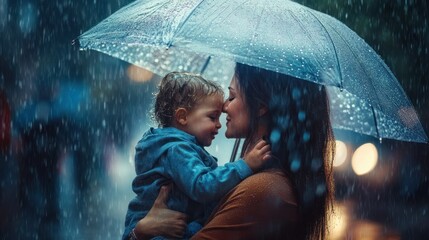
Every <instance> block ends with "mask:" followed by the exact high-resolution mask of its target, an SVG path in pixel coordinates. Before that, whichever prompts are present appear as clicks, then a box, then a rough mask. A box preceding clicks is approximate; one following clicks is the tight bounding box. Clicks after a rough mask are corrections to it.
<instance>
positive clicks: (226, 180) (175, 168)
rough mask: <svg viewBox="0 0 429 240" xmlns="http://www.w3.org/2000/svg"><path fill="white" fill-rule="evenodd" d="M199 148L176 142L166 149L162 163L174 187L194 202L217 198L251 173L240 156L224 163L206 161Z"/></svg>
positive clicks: (209, 200) (210, 200) (215, 199)
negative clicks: (222, 164) (219, 164)
mask: <svg viewBox="0 0 429 240" xmlns="http://www.w3.org/2000/svg"><path fill="white" fill-rule="evenodd" d="M201 151H202V150H201ZM201 151H200V152H199V151H197V150H196V149H195V148H194V147H193V146H192V145H189V144H177V145H176V146H173V147H171V148H170V149H169V150H168V153H167V154H168V157H167V158H165V161H166V163H165V165H164V166H165V167H166V169H165V170H166V173H167V174H168V175H169V176H170V177H171V178H172V180H173V181H174V183H175V184H176V185H177V186H178V188H179V189H180V190H181V191H183V192H184V193H185V194H186V195H187V196H189V197H190V198H191V199H192V200H194V201H196V202H199V203H206V202H212V201H217V200H219V199H220V198H221V197H222V196H224V195H225V194H226V193H227V192H228V191H229V190H231V189H232V188H233V187H235V186H236V185H237V184H238V183H239V182H241V181H242V180H243V179H245V178H247V177H248V176H250V175H251V174H252V170H251V169H250V167H249V166H248V165H247V164H246V162H245V161H244V160H238V161H235V162H232V163H227V164H225V165H224V166H217V164H216V163H213V162H212V163H211V164H207V159H202V158H204V154H201ZM205 162H206V163H205Z"/></svg>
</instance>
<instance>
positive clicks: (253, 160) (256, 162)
mask: <svg viewBox="0 0 429 240" xmlns="http://www.w3.org/2000/svg"><path fill="white" fill-rule="evenodd" d="M270 158H271V146H270V145H269V144H268V142H267V141H265V140H260V141H259V142H258V143H256V145H255V146H254V147H253V148H252V149H250V150H248V151H246V153H245V154H244V161H246V163H247V165H249V167H250V169H252V171H253V172H255V171H257V170H259V169H260V168H261V167H262V165H263V164H264V163H265V162H266V161H268V160H269V159H270Z"/></svg>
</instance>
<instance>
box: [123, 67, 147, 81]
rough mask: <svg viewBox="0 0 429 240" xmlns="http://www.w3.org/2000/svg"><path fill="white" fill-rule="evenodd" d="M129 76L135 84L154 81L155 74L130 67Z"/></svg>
mask: <svg viewBox="0 0 429 240" xmlns="http://www.w3.org/2000/svg"><path fill="white" fill-rule="evenodd" d="M127 76H128V78H129V79H131V80H132V81H134V82H147V81H149V80H151V79H152V77H153V73H152V72H151V71H149V70H147V69H144V68H141V67H138V66H136V65H130V66H129V67H128V69H127Z"/></svg>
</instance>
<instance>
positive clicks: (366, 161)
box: [352, 143, 378, 175]
mask: <svg viewBox="0 0 429 240" xmlns="http://www.w3.org/2000/svg"><path fill="white" fill-rule="evenodd" d="M377 161H378V152H377V148H376V147H375V146H374V144H372V143H365V144H363V145H361V146H360V147H358V148H357V149H356V151H355V152H354V153H353V157H352V168H353V171H354V172H355V173H356V174H357V175H364V174H366V173H368V172H370V171H371V170H373V169H374V167H375V166H376V165H377Z"/></svg>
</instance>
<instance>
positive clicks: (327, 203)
mask: <svg viewBox="0 0 429 240" xmlns="http://www.w3.org/2000/svg"><path fill="white" fill-rule="evenodd" d="M235 77H236V79H237V81H238V90H239V91H240V93H241V94H242V95H243V96H244V102H245V103H246V104H245V105H246V107H247V111H248V113H249V129H248V131H247V132H248V135H247V137H246V140H245V142H244V145H243V150H242V155H243V154H244V151H246V148H247V147H248V146H249V145H250V143H251V142H252V141H254V140H255V139H254V136H255V134H256V132H255V131H256V130H257V129H258V128H257V126H258V125H259V124H260V123H261V121H264V122H265V123H266V124H267V125H268V128H269V133H270V135H269V136H267V137H268V138H269V140H270V143H271V150H272V154H273V156H274V161H277V163H276V164H277V165H278V166H280V168H281V169H282V170H283V172H284V173H285V174H286V175H287V176H288V177H289V178H290V180H291V181H292V183H293V185H294V188H295V189H294V191H295V193H296V196H297V200H298V207H299V211H300V215H301V223H300V224H299V227H300V228H301V229H300V230H299V231H300V232H301V233H300V236H299V237H298V239H325V237H326V231H327V224H328V223H327V218H328V215H329V214H328V213H329V210H330V209H332V204H333V193H334V182H333V176H332V174H333V173H332V161H333V157H334V151H335V149H334V148H335V141H334V137H333V132H332V127H331V122H330V117H329V102H328V98H327V93H326V90H325V87H324V86H322V85H318V84H315V83H312V82H309V81H305V80H301V79H297V78H294V77H291V76H287V75H284V74H280V73H276V72H272V71H268V70H264V69H260V68H255V67H251V66H248V65H244V64H237V66H236V69H235ZM260 106H266V107H267V108H268V112H267V113H266V114H265V115H263V116H261V117H259V116H258V113H259V112H258V109H259V107H260Z"/></svg>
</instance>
